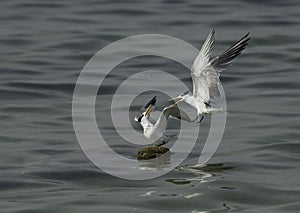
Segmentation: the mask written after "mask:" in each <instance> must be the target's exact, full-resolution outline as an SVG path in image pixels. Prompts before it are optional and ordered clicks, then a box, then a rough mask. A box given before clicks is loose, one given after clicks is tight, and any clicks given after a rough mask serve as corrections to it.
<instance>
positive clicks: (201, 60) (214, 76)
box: [173, 30, 250, 120]
mask: <svg viewBox="0 0 300 213" xmlns="http://www.w3.org/2000/svg"><path fill="white" fill-rule="evenodd" d="M214 34H215V31H214V30H212V31H211V32H210V33H209V35H208V36H207V38H206V40H205V42H204V44H203V46H202V48H201V50H200V52H199V54H198V55H197V57H196V59H195V60H194V63H193V65H192V68H191V76H192V81H193V92H190V91H188V92H185V93H183V94H181V95H179V96H178V97H176V98H173V100H175V101H177V102H176V103H178V102H180V101H184V102H186V103H187V104H189V105H191V106H192V107H194V108H195V109H196V110H197V113H198V116H199V115H200V116H203V115H206V114H212V113H214V112H219V111H222V108H213V107H211V105H210V101H211V100H212V99H214V98H218V97H221V93H220V90H219V84H220V79H219V76H220V72H221V71H223V70H224V69H226V68H227V67H229V66H230V65H231V63H232V62H233V61H234V59H235V58H236V57H237V56H239V55H240V54H241V53H242V51H243V50H244V49H245V48H246V46H247V44H248V41H249V39H250V38H249V37H248V35H249V33H248V34H246V35H245V36H244V37H243V38H242V39H240V40H239V41H238V42H236V43H235V44H234V45H232V46H231V47H230V48H228V49H227V50H226V51H225V52H223V53H222V54H221V55H218V56H217V57H215V58H213V59H210V55H211V53H212V50H213V46H214ZM202 118H203V117H202ZM201 120H202V119H201Z"/></svg>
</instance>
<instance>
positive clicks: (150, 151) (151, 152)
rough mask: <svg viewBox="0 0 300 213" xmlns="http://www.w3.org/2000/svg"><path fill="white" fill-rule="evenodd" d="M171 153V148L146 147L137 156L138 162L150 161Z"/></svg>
mask: <svg viewBox="0 0 300 213" xmlns="http://www.w3.org/2000/svg"><path fill="white" fill-rule="evenodd" d="M168 151H169V148H167V147H164V146H155V145H154V146H145V147H143V148H140V149H139V151H138V154H137V159H138V160H149V159H153V158H158V157H160V156H161V155H163V154H165V153H166V152H168Z"/></svg>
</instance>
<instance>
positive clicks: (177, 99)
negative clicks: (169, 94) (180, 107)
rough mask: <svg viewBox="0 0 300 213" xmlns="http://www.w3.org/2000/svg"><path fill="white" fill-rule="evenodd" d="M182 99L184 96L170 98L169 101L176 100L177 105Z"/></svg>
mask: <svg viewBox="0 0 300 213" xmlns="http://www.w3.org/2000/svg"><path fill="white" fill-rule="evenodd" d="M181 100H182V98H179V97H175V98H170V99H169V101H175V103H174V104H173V105H176V104H177V103H178V102H180V101H181Z"/></svg>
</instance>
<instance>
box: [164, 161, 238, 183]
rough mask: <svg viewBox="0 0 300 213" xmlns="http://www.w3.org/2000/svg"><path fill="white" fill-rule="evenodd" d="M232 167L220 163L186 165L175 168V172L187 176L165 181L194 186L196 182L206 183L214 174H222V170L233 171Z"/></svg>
mask: <svg viewBox="0 0 300 213" xmlns="http://www.w3.org/2000/svg"><path fill="white" fill-rule="evenodd" d="M233 168H234V167H232V166H224V164H222V163H218V164H208V165H187V166H182V167H179V168H177V169H176V170H178V171H181V172H183V173H184V174H186V175H187V177H184V178H174V179H167V180H166V181H167V182H170V183H173V184H178V185H182V184H191V183H192V184H195V183H197V182H199V183H201V182H207V181H212V180H209V178H210V177H212V176H215V175H216V174H215V173H216V172H222V171H224V170H228V169H233Z"/></svg>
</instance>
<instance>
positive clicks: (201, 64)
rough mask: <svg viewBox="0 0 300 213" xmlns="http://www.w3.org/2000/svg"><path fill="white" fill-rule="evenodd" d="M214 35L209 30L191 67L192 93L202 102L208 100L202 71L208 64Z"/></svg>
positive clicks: (206, 84) (212, 31) (207, 91)
mask: <svg viewBox="0 0 300 213" xmlns="http://www.w3.org/2000/svg"><path fill="white" fill-rule="evenodd" d="M214 36H215V31H214V30H211V31H210V33H209V34H208V36H207V38H206V40H205V42H204V44H203V46H202V48H201V50H200V52H199V54H198V55H197V57H196V59H195V61H194V63H193V65H192V68H191V71H192V73H191V75H192V80H193V95H194V96H195V97H196V98H199V99H201V100H203V101H204V102H208V101H209V88H208V82H207V79H206V76H205V73H203V71H205V69H206V67H207V66H208V65H209V61H210V55H211V52H212V49H213V46H214V40H215V39H214Z"/></svg>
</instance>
